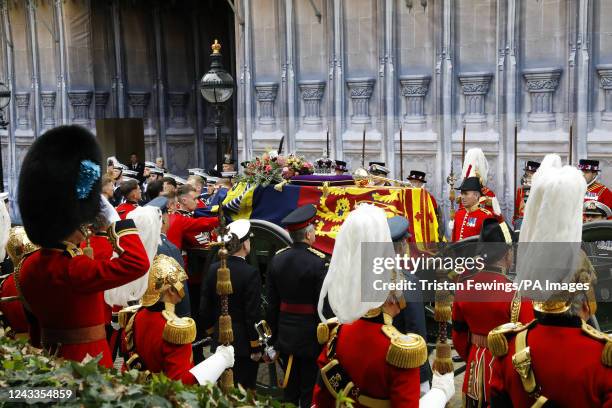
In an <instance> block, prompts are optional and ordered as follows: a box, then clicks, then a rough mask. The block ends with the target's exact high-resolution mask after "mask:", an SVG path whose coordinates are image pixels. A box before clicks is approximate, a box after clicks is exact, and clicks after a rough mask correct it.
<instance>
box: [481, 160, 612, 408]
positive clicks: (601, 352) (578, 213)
mask: <svg viewBox="0 0 612 408" xmlns="http://www.w3.org/2000/svg"><path fill="white" fill-rule="evenodd" d="M542 170H543V169H542V168H540V170H539V171H538V177H537V179H534V183H533V185H532V188H531V189H532V191H531V198H530V202H529V205H528V207H529V208H528V217H527V218H525V221H524V225H523V228H522V229H521V238H520V243H519V249H518V256H517V278H516V282H517V283H519V284H522V283H530V284H531V285H535V283H536V282H537V283H539V284H541V285H542V287H543V289H542V290H538V289H537V288H535V287H534V290H530V291H529V292H528V293H527V292H526V293H525V295H529V296H530V297H532V298H533V300H534V303H533V307H534V310H535V316H536V319H535V320H534V321H533V322H532V323H530V324H527V325H524V324H520V323H507V324H504V325H502V326H500V327H498V328H496V329H494V330H492V331H491V332H490V333H489V336H488V346H489V349H490V350H491V352H492V353H493V354H494V355H495V356H496V358H495V360H494V363H493V376H492V379H491V384H490V386H491V406H492V407H494V408H497V407H532V406H533V407H536V406H537V407H548V406H551V407H568V408H569V407H571V408H574V407H590V408H594V407H610V406H612V368H611V367H612V352H611V351H612V337H611V336H610V335H607V334H604V333H601V332H599V331H598V330H595V329H594V328H593V327H591V326H590V325H589V324H588V323H587V322H586V321H587V320H589V318H590V317H591V316H592V315H593V314H595V311H596V308H597V303H596V302H595V297H594V292H593V286H592V285H593V284H594V282H595V280H594V278H595V273H594V271H593V267H592V265H591V263H590V261H589V260H588V258H587V257H586V256H585V254H584V252H583V251H582V250H581V242H580V241H581V238H582V202H583V197H584V193H585V191H586V183H585V182H584V178H583V177H582V175H581V174H580V172H578V171H577V170H576V169H575V168H572V167H570V166H565V167H563V168H560V167H553V168H550V169H546V174H540V172H541V171H542ZM555 203H557V204H556V205H555ZM534 226H537V228H534ZM526 231H527V232H529V233H528V234H525V236H524V233H525V232H526ZM551 240H554V242H556V244H550V242H549V241H551ZM523 243H525V244H527V245H524V246H521V245H523ZM541 243H545V244H546V245H542V244H541ZM561 282H564V283H567V284H572V285H576V284H577V283H581V284H582V286H581V287H578V286H576V287H575V288H576V290H575V291H568V290H566V289H567V288H568V287H565V288H564V287H562V286H559V288H558V289H553V288H552V287H551V286H550V285H551V284H560V283H561ZM524 288H525V287H523V289H522V290H524Z"/></svg>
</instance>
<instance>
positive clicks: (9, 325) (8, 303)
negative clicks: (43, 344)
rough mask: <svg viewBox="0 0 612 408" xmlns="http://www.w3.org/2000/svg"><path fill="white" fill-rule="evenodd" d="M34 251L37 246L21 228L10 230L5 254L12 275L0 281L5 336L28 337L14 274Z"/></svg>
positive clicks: (25, 318)
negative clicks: (25, 257) (9, 262)
mask: <svg viewBox="0 0 612 408" xmlns="http://www.w3.org/2000/svg"><path fill="white" fill-rule="evenodd" d="M36 249H38V248H37V246H36V245H34V244H32V242H30V239H29V238H28V236H27V235H26V233H25V230H24V229H23V227H13V228H11V230H10V232H9V237H8V242H7V245H6V252H7V253H8V255H9V257H10V258H11V261H12V262H13V268H14V269H13V273H11V274H9V275H8V276H6V278H5V279H4V280H2V281H0V313H1V315H0V318H1V319H2V320H4V323H5V324H4V329H5V330H6V332H5V334H6V335H9V336H11V335H13V336H15V337H27V336H28V332H29V323H28V320H27V317H26V315H25V311H24V310H23V305H22V304H21V302H20V300H19V293H18V292H17V287H16V286H15V274H16V273H17V271H18V270H19V268H20V267H21V260H22V259H23V257H24V256H25V255H26V254H29V253H30V252H32V251H35V250H36ZM0 279H1V278H0Z"/></svg>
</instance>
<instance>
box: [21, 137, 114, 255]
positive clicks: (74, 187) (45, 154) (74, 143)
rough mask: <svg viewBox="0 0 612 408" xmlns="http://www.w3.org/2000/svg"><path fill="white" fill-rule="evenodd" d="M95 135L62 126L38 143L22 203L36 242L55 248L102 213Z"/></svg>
mask: <svg viewBox="0 0 612 408" xmlns="http://www.w3.org/2000/svg"><path fill="white" fill-rule="evenodd" d="M101 160H102V155H101V152H100V146H99V145H98V142H97V141H96V139H95V137H94V136H93V135H92V134H91V133H90V132H89V131H88V130H86V129H84V128H82V127H79V126H60V127H56V128H54V129H51V130H49V131H47V132H46V133H45V134H43V135H42V136H41V137H39V138H38V139H36V141H35V142H34V143H33V144H32V146H31V147H30V149H29V150H28V153H27V154H26V156H25V159H24V161H23V164H22V166H21V173H20V174H19V191H18V204H19V211H20V212H21V218H22V220H23V226H24V228H25V230H26V233H27V234H28V237H29V238H30V240H31V241H32V242H33V243H35V244H37V245H40V246H43V247H49V246H53V245H54V244H57V243H59V242H61V241H62V240H64V239H66V237H68V236H69V235H70V234H71V233H72V232H73V231H74V230H76V229H78V228H79V227H80V226H81V225H82V224H85V223H89V222H92V221H93V220H94V218H95V217H96V215H97V214H98V213H99V211H100V188H101V187H100V176H101V168H100V163H101Z"/></svg>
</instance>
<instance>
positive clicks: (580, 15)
mask: <svg viewBox="0 0 612 408" xmlns="http://www.w3.org/2000/svg"><path fill="white" fill-rule="evenodd" d="M414 3H415V5H413V7H412V8H408V7H407V2H406V1H405V0H355V1H353V0H324V1H321V2H315V5H316V7H317V8H318V9H319V11H320V13H321V19H320V20H319V19H318V18H317V16H316V14H315V13H314V11H313V10H312V6H311V4H310V2H309V0H289V1H280V0H276V1H274V0H266V1H265V2H258V1H256V0H244V1H243V2H242V7H241V8H240V10H241V12H242V14H241V15H242V16H243V17H244V25H241V26H240V27H239V30H238V31H239V33H240V36H239V38H240V41H239V42H238V44H237V56H238V58H239V63H238V65H239V66H241V67H243V68H242V71H241V73H240V75H241V77H244V78H245V81H242V82H241V83H240V84H239V93H242V95H244V96H245V97H244V99H241V100H240V101H239V105H238V111H239V114H238V116H237V117H238V129H239V135H240V138H239V150H240V155H241V159H242V158H246V157H251V156H252V155H254V154H257V153H259V152H260V151H261V149H260V148H259V146H268V147H269V146H275V145H276V144H277V142H278V139H280V137H281V136H283V135H285V136H286V144H285V145H286V146H290V147H291V148H293V150H298V151H299V152H300V153H303V154H306V155H310V154H312V155H313V156H316V155H315V153H314V152H315V151H317V145H318V146H320V147H319V148H318V152H321V151H322V149H323V148H324V143H325V134H326V131H327V129H329V134H330V141H331V147H332V149H331V153H332V155H333V156H334V158H338V159H344V160H347V161H348V162H349V165H350V166H351V168H352V169H355V168H356V167H358V166H360V165H361V160H362V159H361V147H362V138H363V132H364V128H365V133H366V135H365V139H366V153H365V162H367V161H370V160H374V159H380V160H382V161H385V162H386V163H387V166H388V167H389V168H390V169H391V170H392V172H393V175H394V177H400V165H399V164H400V161H401V163H402V170H403V176H404V177H406V175H407V174H408V172H409V170H410V169H411V168H414V169H420V170H425V171H427V177H428V184H427V186H428V188H429V189H431V190H432V191H433V192H434V193H435V194H436V197H437V198H438V201H439V202H440V203H441V204H442V206H443V208H444V210H445V211H447V210H448V203H447V201H448V200H447V199H445V197H447V196H448V191H449V186H448V185H447V184H446V182H445V180H446V177H447V175H448V173H449V171H450V169H451V166H452V167H453V168H454V171H455V172H458V171H459V167H460V166H461V163H459V161H460V157H461V149H462V143H461V140H462V132H463V127H464V126H465V128H466V139H467V140H466V148H471V147H481V148H482V149H483V150H484V151H485V154H486V155H487V157H488V159H489V164H490V167H491V169H490V172H489V173H490V174H489V180H488V184H489V186H490V187H492V188H493V189H494V190H495V192H496V194H497V196H498V197H499V199H500V202H501V204H502V208H503V209H504V211H505V212H506V215H510V213H511V211H512V209H513V208H512V206H513V204H512V200H513V197H514V192H513V191H512V190H513V188H514V183H515V179H516V180H518V179H520V177H521V175H522V174H521V171H520V170H519V171H516V172H515V170H514V168H513V166H514V156H515V153H516V154H517V155H518V158H519V162H521V163H522V162H524V161H525V160H541V159H542V157H543V156H544V155H545V154H546V153H553V152H556V153H560V154H561V155H562V157H563V158H564V160H567V157H568V149H569V130H570V126H571V127H573V135H574V140H573V143H572V148H573V154H572V156H573V158H574V160H577V158H578V157H587V156H589V157H593V158H599V159H601V160H604V161H602V163H604V162H605V160H610V159H612V46H610V44H609V43H610V41H609V35H610V34H611V32H610V29H609V28H608V26H609V24H608V21H609V20H610V18H612V6H610V5H608V4H607V2H604V1H602V0H593V1H573V2H569V1H564V0H549V1H546V2H544V1H530V0H508V1H499V0H493V1H491V0H461V1H453V0H440V1H430V2H428V4H427V7H425V8H423V7H420V6H419V5H418V2H414ZM272 22H277V24H276V25H274V24H273V23H272ZM262 33H269V36H268V37H266V36H265V35H262ZM315 33H317V34H315ZM318 33H325V35H320V34H318ZM315 39H316V42H314V41H315ZM261 44H266V47H261V46H260V45H261ZM296 44H298V46H297V47H296V46H295V45H296ZM315 44H316V45H317V46H318V47H317V48H316V49H314V48H313V47H314V46H315ZM321 56H323V57H324V58H325V60H326V61H328V63H327V66H326V69H325V71H322V70H321V69H320V66H319V65H318V64H319V61H320V60H321ZM266 57H271V59H269V60H268V61H269V62H270V63H272V65H269V66H266V67H264V68H262V64H265V61H266ZM277 60H278V61H279V64H278V67H280V69H278V70H275V69H274V67H275V66H277V65H275V64H276V61H277ZM247 78H248V81H247V80H246V79H247ZM249 81H251V82H249ZM309 81H312V82H314V83H320V84H325V87H324V89H323V88H322V87H321V88H319V86H318V85H306V84H308V83H309ZM260 82H278V83H279V91H278V97H277V100H276V107H277V110H276V116H275V120H276V121H277V122H278V123H279V127H278V128H277V129H274V130H269V131H265V132H262V131H261V127H260V126H259V123H258V121H259V117H258V116H257V115H261V113H260V112H259V111H258V110H257V109H252V106H258V103H260V99H259V97H258V94H259V90H258V89H257V87H256V86H255V85H253V84H257V83H260ZM319 89H321V92H320V91H319ZM311 92H312V94H313V95H314V96H316V98H313V99H307V98H306V97H305V95H307V94H309V93H311ZM319 98H320V99H319ZM317 109H319V111H320V119H319V118H318V116H317V115H316V114H313V113H312V112H316V111H317ZM292 123H295V125H291V124H292ZM319 123H321V125H319ZM400 126H401V129H402V137H401V139H402V146H401V150H402V151H403V157H400V154H399V150H400ZM515 127H516V131H517V135H518V143H517V152H515V150H514V134H515ZM311 152H312V153H311ZM602 179H603V180H604V181H605V182H608V183H612V169H611V170H609V172H606V170H604V172H603V173H602Z"/></svg>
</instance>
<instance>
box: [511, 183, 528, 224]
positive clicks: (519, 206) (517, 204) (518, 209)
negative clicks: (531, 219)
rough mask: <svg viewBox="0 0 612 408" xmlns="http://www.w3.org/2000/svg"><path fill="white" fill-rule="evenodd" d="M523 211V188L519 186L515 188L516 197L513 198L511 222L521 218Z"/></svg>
mask: <svg viewBox="0 0 612 408" xmlns="http://www.w3.org/2000/svg"><path fill="white" fill-rule="evenodd" d="M524 211H525V189H524V188H523V186H520V187H519V188H517V189H516V198H515V200H514V215H513V216H512V223H513V224H514V222H516V220H518V219H520V218H523V216H524Z"/></svg>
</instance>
